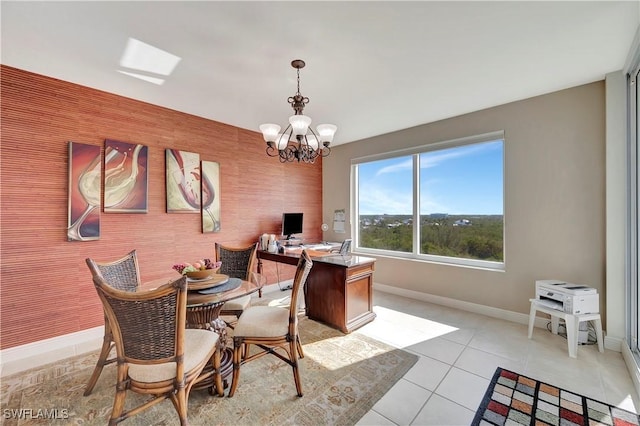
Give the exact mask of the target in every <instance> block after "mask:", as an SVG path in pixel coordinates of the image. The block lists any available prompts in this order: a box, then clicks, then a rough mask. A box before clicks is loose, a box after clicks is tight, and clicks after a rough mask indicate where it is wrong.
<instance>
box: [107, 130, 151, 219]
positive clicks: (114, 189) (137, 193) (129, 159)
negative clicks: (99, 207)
mask: <svg viewBox="0 0 640 426" xmlns="http://www.w3.org/2000/svg"><path fill="white" fill-rule="evenodd" d="M147 163H148V148H147V147H146V146H144V145H141V144H131V143H127V142H118V141H114V140H109V139H107V140H105V142H104V211H105V213H111V212H125V213H147V211H148V208H147V190H148V188H147V186H148V169H147Z"/></svg>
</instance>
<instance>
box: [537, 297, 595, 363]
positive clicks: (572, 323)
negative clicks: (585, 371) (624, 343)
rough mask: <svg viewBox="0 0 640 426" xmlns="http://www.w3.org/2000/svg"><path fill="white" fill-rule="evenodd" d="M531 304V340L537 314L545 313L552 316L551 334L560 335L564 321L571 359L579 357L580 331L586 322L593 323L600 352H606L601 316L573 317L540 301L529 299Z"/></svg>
mask: <svg viewBox="0 0 640 426" xmlns="http://www.w3.org/2000/svg"><path fill="white" fill-rule="evenodd" d="M529 301H530V302H531V311H530V313H529V339H531V337H532V336H533V326H534V323H535V321H536V312H538V311H540V312H544V313H545V314H548V315H550V316H551V332H552V333H553V334H558V324H559V322H560V319H563V320H564V323H565V327H566V329H567V345H568V346H569V356H570V357H571V358H577V357H578V330H579V329H580V323H581V322H584V321H593V324H594V328H595V329H596V337H597V339H598V350H599V351H600V352H604V343H603V338H602V320H601V319H600V314H580V315H572V314H567V313H564V312H563V311H559V310H557V309H553V308H549V307H547V306H544V305H542V304H540V303H539V302H538V299H529Z"/></svg>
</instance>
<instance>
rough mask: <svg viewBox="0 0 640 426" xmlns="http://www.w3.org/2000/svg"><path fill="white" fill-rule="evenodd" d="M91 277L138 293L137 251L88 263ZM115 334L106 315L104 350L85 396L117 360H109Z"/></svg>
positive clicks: (86, 388) (120, 288) (101, 352)
mask: <svg viewBox="0 0 640 426" xmlns="http://www.w3.org/2000/svg"><path fill="white" fill-rule="evenodd" d="M87 265H88V266H89V270H90V271H91V275H93V276H96V275H97V276H99V277H103V278H104V279H105V280H106V281H107V282H108V283H109V285H111V286H112V287H114V288H117V289H118V290H123V291H137V290H138V287H140V269H139V267H138V257H137V255H136V251H135V250H133V251H131V252H129V253H128V254H127V255H126V256H124V257H122V258H120V259H117V260H114V261H111V262H97V261H93V260H92V261H91V262H89V261H87ZM113 345H114V343H113V334H112V333H111V327H110V326H109V321H108V320H107V315H106V313H105V315H104V338H103V340H102V349H101V350H100V356H99V357H98V362H97V363H96V367H95V368H94V369H93V374H91V377H90V378H89V381H88V382H87V385H86V386H85V389H84V396H88V395H89V394H91V392H92V391H93V388H94V386H95V385H96V383H97V382H98V378H100V374H102V369H103V368H104V366H105V365H107V364H111V363H113V362H115V361H116V359H115V358H110V359H107V357H108V356H109V354H110V353H111V349H113Z"/></svg>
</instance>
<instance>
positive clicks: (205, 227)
mask: <svg viewBox="0 0 640 426" xmlns="http://www.w3.org/2000/svg"><path fill="white" fill-rule="evenodd" d="M200 167H201V170H202V180H201V181H200V185H201V187H202V190H201V200H202V232H219V231H220V164H219V163H216V162H213V161H202V162H201V165H200Z"/></svg>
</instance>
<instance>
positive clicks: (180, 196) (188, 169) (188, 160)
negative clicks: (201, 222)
mask: <svg viewBox="0 0 640 426" xmlns="http://www.w3.org/2000/svg"><path fill="white" fill-rule="evenodd" d="M165 157H166V173H167V176H166V185H167V213H200V154H196V153H193V152H186V151H179V150H177V149H167V150H165Z"/></svg>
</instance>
